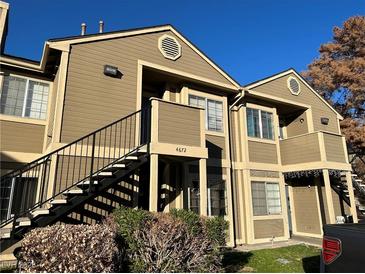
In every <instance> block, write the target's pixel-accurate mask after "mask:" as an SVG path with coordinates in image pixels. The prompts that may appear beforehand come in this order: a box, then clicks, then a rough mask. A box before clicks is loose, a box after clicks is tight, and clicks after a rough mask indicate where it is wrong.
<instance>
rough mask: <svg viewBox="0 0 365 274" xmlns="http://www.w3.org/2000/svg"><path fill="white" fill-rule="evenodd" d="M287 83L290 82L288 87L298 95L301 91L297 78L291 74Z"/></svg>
mask: <svg viewBox="0 0 365 274" xmlns="http://www.w3.org/2000/svg"><path fill="white" fill-rule="evenodd" d="M287 83H288V89H289V90H290V92H291V93H292V94H294V95H298V94H299V93H300V84H299V81H298V80H297V79H296V78H294V77H292V76H290V77H289V78H288V80H287Z"/></svg>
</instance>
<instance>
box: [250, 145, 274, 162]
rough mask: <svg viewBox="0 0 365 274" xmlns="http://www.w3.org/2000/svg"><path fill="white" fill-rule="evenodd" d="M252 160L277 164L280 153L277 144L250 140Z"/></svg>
mask: <svg viewBox="0 0 365 274" xmlns="http://www.w3.org/2000/svg"><path fill="white" fill-rule="evenodd" d="M248 155H249V159H250V162H257V163H267V164H277V163H278V155H277V153H276V145H275V144H267V143H260V142H253V141H248Z"/></svg>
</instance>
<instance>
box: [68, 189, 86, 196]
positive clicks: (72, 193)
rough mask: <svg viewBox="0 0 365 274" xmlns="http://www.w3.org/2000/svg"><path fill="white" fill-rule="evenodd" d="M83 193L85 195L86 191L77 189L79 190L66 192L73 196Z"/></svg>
mask: <svg viewBox="0 0 365 274" xmlns="http://www.w3.org/2000/svg"><path fill="white" fill-rule="evenodd" d="M83 193H84V191H83V190H82V189H77V188H73V189H70V190H67V191H66V192H65V194H71V195H75V194H83Z"/></svg>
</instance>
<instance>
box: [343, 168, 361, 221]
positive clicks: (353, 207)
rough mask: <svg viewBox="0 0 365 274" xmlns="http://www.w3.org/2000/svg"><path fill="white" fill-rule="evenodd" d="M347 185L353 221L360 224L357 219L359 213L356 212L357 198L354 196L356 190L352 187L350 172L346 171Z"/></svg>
mask: <svg viewBox="0 0 365 274" xmlns="http://www.w3.org/2000/svg"><path fill="white" fill-rule="evenodd" d="M345 174H346V183H347V190H348V191H349V196H350V205H351V208H350V211H351V215H352V219H353V221H354V223H358V221H359V220H358V218H357V211H356V203H355V196H354V189H353V187H352V177H351V172H350V171H346V173H345Z"/></svg>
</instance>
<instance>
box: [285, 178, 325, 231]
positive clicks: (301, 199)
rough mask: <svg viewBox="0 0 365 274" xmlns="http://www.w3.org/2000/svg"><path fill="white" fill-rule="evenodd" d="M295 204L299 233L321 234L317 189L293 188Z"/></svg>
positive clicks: (312, 187) (306, 187) (312, 186)
mask: <svg viewBox="0 0 365 274" xmlns="http://www.w3.org/2000/svg"><path fill="white" fill-rule="evenodd" d="M292 199H293V203H294V208H295V210H294V212H292V214H293V213H294V214H295V220H296V226H297V230H298V232H304V233H312V234H320V233H321V225H320V222H319V218H320V217H319V214H318V206H317V196H316V188H315V187H314V185H313V184H312V185H311V187H308V186H295V187H293V197H292Z"/></svg>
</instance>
